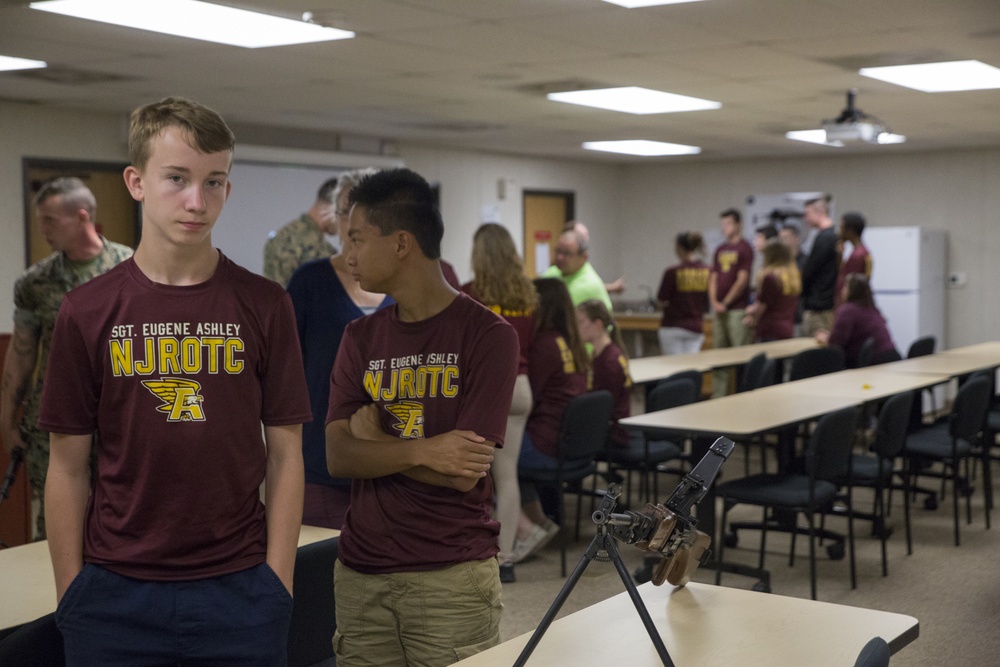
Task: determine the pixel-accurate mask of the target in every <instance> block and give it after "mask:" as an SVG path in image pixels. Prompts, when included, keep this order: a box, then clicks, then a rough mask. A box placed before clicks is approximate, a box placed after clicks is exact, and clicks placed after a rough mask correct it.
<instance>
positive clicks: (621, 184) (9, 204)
mask: <svg viewBox="0 0 1000 667" xmlns="http://www.w3.org/2000/svg"><path fill="white" fill-rule="evenodd" d="M0 127H2V128H3V132H0V230H2V232H3V234H4V237H3V238H4V243H3V244H2V246H0V260H2V261H0V320H3V321H6V322H7V324H6V325H4V324H0V330H9V328H10V324H9V323H10V320H9V319H6V318H9V317H10V312H11V310H12V308H13V300H12V297H11V287H12V286H13V282H14V279H15V278H16V277H17V275H18V274H19V273H20V271H21V270H22V269H23V248H24V239H23V219H22V218H23V209H22V204H21V159H22V157H25V156H28V157H60V158H70V159H78V160H107V161H122V160H125V159H126V147H125V135H126V125H125V118H124V115H121V114H104V113H87V112H72V111H54V110H48V109H45V108H41V107H34V106H25V105H17V104H9V103H3V104H0ZM401 155H402V158H403V159H404V160H405V162H406V164H407V165H408V166H410V167H411V168H413V169H415V170H416V171H418V172H420V173H421V174H423V175H424V176H425V177H427V178H428V179H429V180H431V181H438V182H440V183H441V195H442V213H443V215H444V219H445V223H446V234H445V241H444V245H443V254H444V256H445V257H446V258H447V259H448V260H449V261H451V262H452V263H453V264H454V265H455V268H456V269H457V270H458V273H459V276H460V277H461V278H463V279H467V278H468V277H469V269H468V256H469V243H470V239H471V237H472V232H473V231H474V230H475V228H476V226H477V225H478V224H479V221H480V216H481V212H482V208H483V206H484V205H494V204H495V205H497V206H498V210H499V212H500V217H501V222H502V223H503V224H505V225H507V226H508V228H510V229H511V231H512V232H513V235H514V237H515V239H517V241H518V243H520V242H521V228H522V217H521V216H522V212H521V199H520V197H521V191H522V189H550V190H572V191H574V192H575V193H576V197H577V200H576V210H577V218H579V219H581V220H583V221H585V222H586V223H587V224H588V225H589V226H590V228H591V232H592V235H593V237H594V241H593V246H594V249H593V253H592V254H593V258H592V259H593V262H594V265H595V266H596V267H597V269H598V271H599V272H600V273H601V274H602V275H603V276H604V277H605V278H606V279H612V278H614V277H617V276H618V275H621V274H624V275H625V277H626V280H627V281H628V284H629V286H630V287H629V290H628V292H627V293H626V297H634V298H641V297H642V296H643V293H642V292H641V291H639V290H638V288H637V286H638V285H640V284H647V285H653V286H654V287H655V285H656V283H657V281H658V280H659V277H660V273H661V272H662V270H663V268H664V267H665V266H666V265H667V264H669V263H670V262H672V261H673V257H672V247H671V245H672V242H673V241H672V240H673V237H674V235H675V234H676V233H677V232H678V231H681V230H684V229H699V230H705V229H711V228H713V227H714V226H715V225H716V223H717V215H718V213H719V211H721V210H722V209H723V208H726V207H728V206H740V207H742V204H743V201H744V198H745V197H746V196H747V195H750V194H766V193H778V192H787V191H815V190H826V191H829V192H832V193H833V194H834V195H835V197H836V199H837V205H838V207H839V208H838V210H840V211H847V210H859V211H862V212H863V213H864V214H865V215H866V216H868V219H869V221H870V222H871V224H873V225H925V226H927V227H931V228H937V229H947V230H948V234H949V268H950V270H952V271H963V272H965V273H966V274H967V275H968V284H967V285H966V286H965V287H963V288H958V289H950V290H948V300H949V305H948V320H949V322H950V323H951V325H950V326H949V328H948V340H949V344H950V345H951V346H956V345H963V344H967V343H972V342H978V341H981V340H988V339H996V338H998V337H1000V332H998V326H997V325H998V323H1000V298H997V297H996V296H995V292H996V289H995V287H994V284H995V283H996V282H997V278H996V276H997V270H996V269H995V268H994V267H995V266H996V260H995V258H996V257H1000V234H998V233H997V230H998V229H1000V213H998V212H1000V187H997V182H998V174H1000V149H990V150H979V151H951V152H938V153H925V154H920V153H904V152H898V151H895V150H892V149H891V148H887V150H886V151H885V152H884V153H880V154H878V155H872V154H868V155H865V156H846V157H845V156H836V155H833V156H831V157H820V158H808V159H806V158H801V159H781V160H778V159H770V160H740V161H720V162H698V161H682V160H675V161H670V162H666V163H660V164H653V163H638V164H634V165H630V166H627V167H618V166H609V165H606V164H603V163H589V162H581V161H570V160H545V159H532V158H519V157H511V156H502V155H494V154H486V153H476V152H468V151H457V150H449V149H440V148H431V147H425V146H417V145H408V144H405V145H403V146H402V147H401ZM501 179H502V180H503V181H504V189H505V191H506V192H505V198H504V199H502V200H501V199H499V198H498V191H497V183H498V181H500V180H501ZM295 213H297V212H291V213H290V215H294V214H295ZM258 241H259V239H255V240H250V241H249V242H258ZM224 250H225V248H224ZM876 261H877V259H876Z"/></svg>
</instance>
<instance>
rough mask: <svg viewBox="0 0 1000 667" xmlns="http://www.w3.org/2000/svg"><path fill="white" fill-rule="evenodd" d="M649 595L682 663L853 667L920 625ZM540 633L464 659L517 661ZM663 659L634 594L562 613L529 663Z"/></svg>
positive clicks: (650, 589)
mask: <svg viewBox="0 0 1000 667" xmlns="http://www.w3.org/2000/svg"><path fill="white" fill-rule="evenodd" d="M639 593H640V595H641V596H642V598H643V602H644V603H645V605H646V607H647V609H648V610H649V614H650V616H651V617H652V620H653V623H654V625H655V626H656V628H657V629H658V630H659V632H660V636H661V638H662V639H663V643H664V644H665V645H666V647H667V652H668V653H669V654H670V658H671V660H672V661H673V662H674V664H675V665H677V667H690V666H693V665H706V666H715V665H809V666H810V667H825V666H827V665H829V666H830V667H844V666H845V665H853V664H854V661H855V659H856V658H857V656H858V653H859V652H860V651H861V648H862V647H863V646H864V645H865V644H866V643H867V642H868V640H870V639H871V638H872V637H876V636H879V637H882V638H883V639H885V640H886V641H887V642H889V646H890V648H891V649H892V651H893V652H894V653H895V652H896V651H898V650H899V649H901V648H902V647H904V646H906V645H907V644H909V643H910V642H912V641H913V640H914V639H916V638H917V636H918V635H919V632H920V626H919V622H918V621H917V619H915V618H913V617H912V616H905V615H903V614H896V613H892V612H885V611H875V610H871V609H862V608H860V607H848V606H845V605H837V604H831V603H828V602H817V601H813V600H803V599H799V598H791V597H785V596H781V595H772V594H767V593H755V592H752V591H745V590H739V589H735V588H725V587H721V586H711V585H708V584H698V583H690V584H688V585H687V586H685V587H683V588H674V587H672V586H670V585H663V586H654V585H653V584H643V585H642V586H640V587H639ZM530 636H531V634H530V633H527V634H524V635H521V636H520V637H515V638H514V639H511V640H510V641H507V642H504V643H503V644H500V645H499V646H495V647H493V648H492V649H489V650H487V651H483V652H482V653H479V654H478V655H475V656H473V657H471V658H467V659H465V660H463V661H461V662H459V663H456V665H458V666H460V667H485V666H486V665H490V666H495V665H511V664H513V663H514V660H515V659H516V658H517V656H518V655H519V654H520V652H521V649H522V648H523V647H524V645H525V644H527V642H528V639H529V638H530ZM661 664H662V663H661V662H660V660H659V657H658V656H657V654H656V650H655V649H654V648H653V644H652V642H651V641H650V639H649V636H648V635H647V634H646V628H645V626H643V624H642V621H641V620H640V619H639V615H638V613H637V612H636V611H635V607H633V606H632V600H631V599H630V598H629V597H628V594H627V593H625V592H622V593H621V594H619V595H616V596H614V597H611V598H609V599H607V600H604V601H603V602H599V603H597V604H595V605H592V606H590V607H587V608H586V609H582V610H580V611H578V612H576V613H574V614H570V615H568V616H566V617H564V618H561V619H558V620H556V621H555V622H554V623H553V624H552V625H551V626H550V627H549V629H548V630H547V631H546V633H545V635H544V636H543V637H542V639H541V641H540V642H539V644H538V646H537V647H536V648H535V650H534V652H533V653H532V655H531V658H530V659H529V660H528V665H529V666H531V665H538V666H539V667H548V666H551V665H628V666H629V667H646V666H647V665H649V666H652V665H661Z"/></svg>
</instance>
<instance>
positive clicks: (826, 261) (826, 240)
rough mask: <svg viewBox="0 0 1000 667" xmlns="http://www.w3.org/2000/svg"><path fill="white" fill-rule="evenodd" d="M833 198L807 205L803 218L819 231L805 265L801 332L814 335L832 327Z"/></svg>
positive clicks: (834, 277) (834, 264) (834, 274)
mask: <svg viewBox="0 0 1000 667" xmlns="http://www.w3.org/2000/svg"><path fill="white" fill-rule="evenodd" d="M829 211H830V196H829V195H824V196H822V197H816V198H814V199H810V200H809V201H807V202H806V203H805V213H804V214H803V216H802V219H803V220H804V221H805V223H806V224H807V225H809V226H810V227H812V228H813V229H815V230H817V233H816V236H815V238H814V239H813V244H812V249H811V250H810V251H809V256H808V257H807V258H806V261H805V264H804V265H803V266H802V332H803V333H804V334H805V335H806V336H812V335H814V334H815V333H816V332H817V331H818V330H820V329H829V328H830V327H831V326H832V324H833V305H834V290H835V289H836V284H837V266H838V264H839V261H840V260H839V257H838V255H837V232H836V230H835V229H834V228H833V221H832V220H830V213H829Z"/></svg>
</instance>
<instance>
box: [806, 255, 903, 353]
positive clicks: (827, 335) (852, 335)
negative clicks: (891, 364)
mask: <svg viewBox="0 0 1000 667" xmlns="http://www.w3.org/2000/svg"><path fill="white" fill-rule="evenodd" d="M842 296H843V300H844V302H843V303H842V304H840V308H838V309H837V312H836V314H835V315H834V320H833V329H831V330H830V331H824V330H820V331H817V332H816V340H817V341H818V342H819V343H820V344H821V345H837V346H839V347H840V348H842V349H843V350H844V362H845V364H846V365H847V367H848V368H854V367H855V366H857V365H858V353H859V352H861V346H862V345H863V344H864V342H865V341H866V340H868V339H869V338H874V339H875V349H874V350H873V351H872V352H873V354H872V356H873V357H875V358H878V357H880V356H882V355H884V354H886V353H887V352H889V351H891V350H895V349H896V346H895V344H894V343H893V342H892V336H891V335H890V334H889V328H888V327H887V326H886V324H885V318H883V317H882V313H880V312H879V310H878V308H876V307H875V299H874V298H873V297H872V290H871V287H870V286H869V285H868V279H867V278H865V276H864V274H862V273H849V274H847V278H846V279H845V280H844V288H843V292H842Z"/></svg>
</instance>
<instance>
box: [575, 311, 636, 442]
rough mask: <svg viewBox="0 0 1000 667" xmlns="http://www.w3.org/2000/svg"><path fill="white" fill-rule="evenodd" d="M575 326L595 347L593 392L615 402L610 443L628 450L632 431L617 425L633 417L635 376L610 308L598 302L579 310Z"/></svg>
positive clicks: (587, 341) (585, 340)
mask: <svg viewBox="0 0 1000 667" xmlns="http://www.w3.org/2000/svg"><path fill="white" fill-rule="evenodd" d="M576 325H577V328H578V329H579V330H580V340H582V341H583V342H584V343H590V345H591V346H592V347H593V348H594V352H593V354H592V356H591V359H590V363H591V366H592V367H593V373H592V376H593V381H592V382H591V387H590V389H591V391H599V390H601V389H606V390H607V391H608V392H610V393H611V396H612V398H613V399H614V409H613V410H612V412H611V422H612V423H611V431H610V434H609V437H610V440H611V442H612V443H614V444H615V445H617V446H619V447H628V444H629V432H628V431H627V430H626V429H625V427H624V426H622V425H620V424H619V423H618V421H619V420H621V419H624V418H626V417H628V416H629V415H631V414H632V377H631V376H630V375H629V372H628V354H627V353H626V352H625V343H624V342H623V341H622V334H621V331H620V330H619V329H618V325H617V324H615V321H614V318H612V317H611V313H609V312H608V309H607V308H605V307H604V304H603V303H601V302H600V301H598V300H596V299H591V300H590V301H584V302H583V303H581V304H580V305H579V306H577V307H576Z"/></svg>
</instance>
